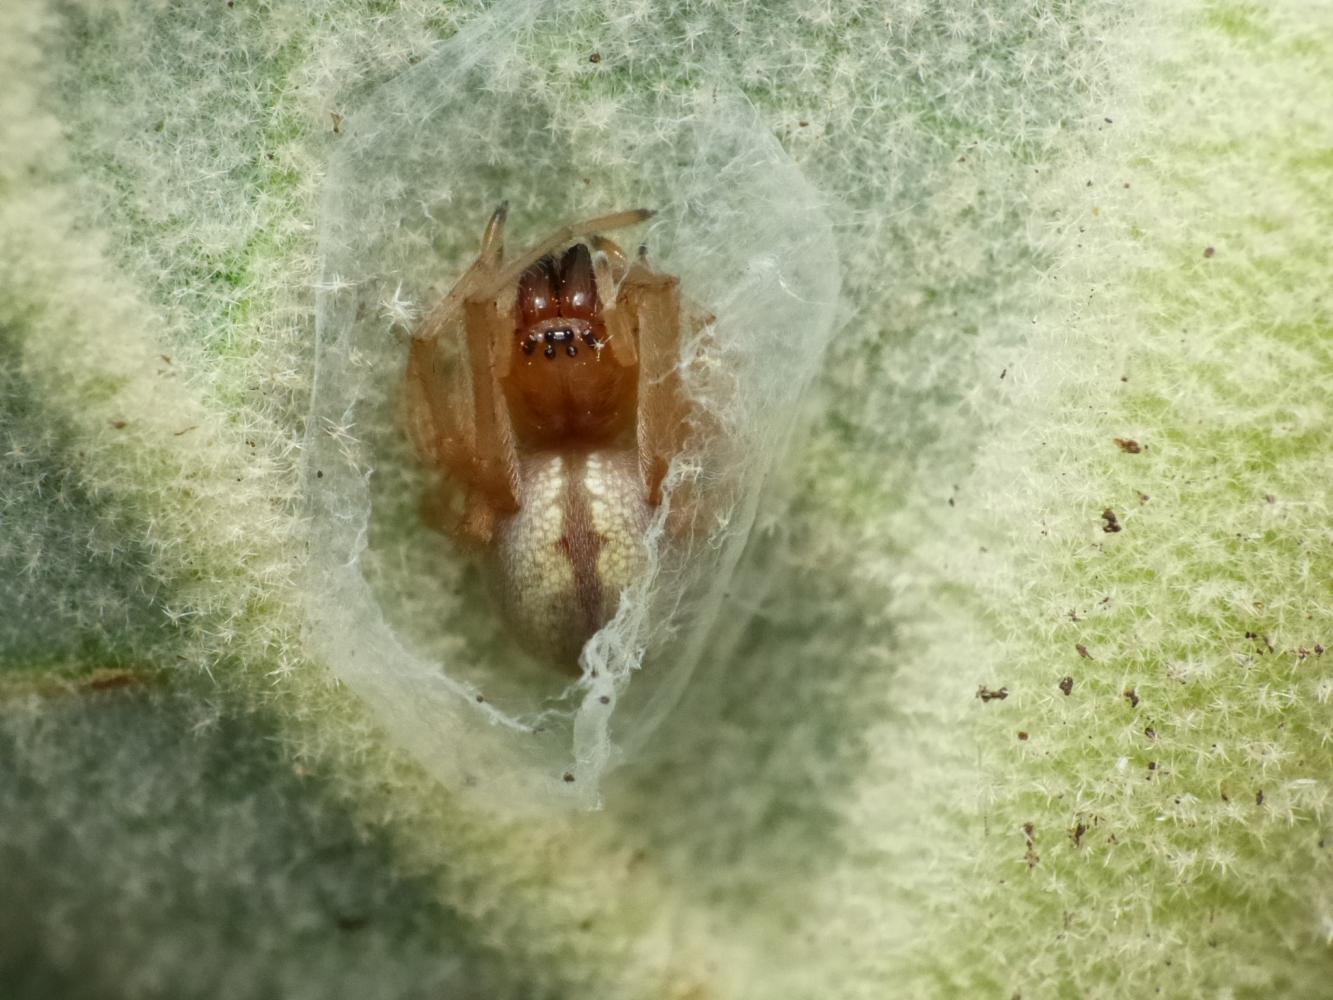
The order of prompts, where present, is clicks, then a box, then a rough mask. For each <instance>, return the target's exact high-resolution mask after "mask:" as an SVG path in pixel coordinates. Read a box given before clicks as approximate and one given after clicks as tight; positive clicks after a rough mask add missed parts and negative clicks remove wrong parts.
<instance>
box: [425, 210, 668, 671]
mask: <svg viewBox="0 0 1333 1000" xmlns="http://www.w3.org/2000/svg"><path fill="white" fill-rule="evenodd" d="M652 214H653V213H652V212H650V211H648V210H645V209H633V210H630V211H625V212H617V213H614V214H611V215H604V216H599V217H597V218H593V219H587V220H584V221H581V222H576V223H573V224H570V225H566V226H562V227H560V228H559V229H557V230H556V231H555V232H553V233H551V234H550V235H549V236H547V237H546V238H545V239H543V240H541V241H539V242H538V243H537V244H536V245H535V246H533V247H531V248H530V249H528V250H526V251H524V252H523V253H521V254H518V255H517V256H516V257H513V258H511V259H509V260H506V259H505V254H504V226H505V217H506V206H505V205H501V206H500V207H499V208H497V209H496V210H495V213H494V214H493V215H492V216H491V218H490V221H489V222H488V223H487V225H486V229H485V231H484V233H483V235H482V240H481V252H480V253H479V254H478V256H477V258H476V260H475V261H473V263H472V264H471V265H470V266H469V267H468V268H467V270H466V271H464V273H463V275H462V277H461V278H459V280H458V282H457V284H455V285H454V287H453V288H452V290H450V291H449V293H448V294H447V295H445V296H444V297H443V298H442V299H440V301H439V302H438V303H437V304H436V305H435V306H434V308H433V309H432V310H431V311H430V312H429V313H428V314H427V315H426V316H425V318H424V319H423V320H422V322H421V324H420V325H419V326H418V328H417V329H416V330H415V331H414V333H413V335H412V340H411V348H410V353H409V356H408V362H407V371H406V375H405V381H406V394H407V424H408V432H409V436H410V438H411V440H412V442H413V444H414V446H415V448H416V451H417V453H418V454H419V456H420V458H421V459H422V461H423V462H425V463H426V464H427V465H429V466H431V467H432V468H434V469H436V470H438V471H439V472H440V473H441V474H442V478H443V480H444V484H443V489H444V490H445V491H448V490H450V489H452V490H454V491H456V493H457V494H461V497H462V507H461V516H460V515H458V514H457V510H456V508H455V511H454V512H453V516H452V517H451V516H450V514H449V513H446V511H447V503H446V501H445V497H446V496H447V492H441V493H439V494H434V495H432V496H428V497H427V499H426V501H425V503H424V505H423V506H424V507H425V509H426V510H427V517H428V519H429V520H431V521H432V522H434V526H435V527H437V528H439V529H440V530H443V531H445V532H446V533H448V534H451V535H453V536H454V537H455V538H457V539H459V540H460V541H462V542H463V543H465V544H466V545H468V546H470V547H472V548H474V549H479V550H481V551H482V552H483V553H484V554H485V556H486V558H487V561H488V562H489V563H490V565H491V568H492V569H493V571H494V573H493V575H494V579H495V581H496V583H497V584H498V588H497V589H498V591H499V596H500V599H501V604H502V606H503V608H504V610H505V612H506V618H507V620H508V621H509V622H510V623H511V624H512V625H513V626H514V629H515V631H516V633H517V634H518V637H519V638H520V640H522V641H523V642H524V643H525V644H526V645H528V646H529V647H531V648H533V649H534V651H537V652H539V653H543V654H545V655H546V656H547V657H548V658H551V659H553V660H554V661H555V662H557V663H558V664H559V665H560V666H562V667H563V668H564V669H566V670H570V671H575V670H577V660H578V654H579V652H580V650H581V649H582V647H583V645H584V643H585V642H586V641H587V639H588V638H589V637H590V636H591V635H592V634H593V633H594V632H596V631H597V630H598V629H600V628H601V627H602V626H603V625H604V624H606V622H607V621H608V620H610V618H611V616H612V615H614V614H615V611H616V607H617V605H618V603H619V597H620V593H621V591H622V590H623V589H624V587H625V586H626V585H627V584H629V583H630V582H631V581H632V580H633V579H634V578H635V576H636V575H637V574H638V573H639V571H640V570H641V569H642V568H643V566H644V562H645V559H646V556H647V548H646V545H645V542H644V536H645V532H646V531H647V529H648V525H649V522H650V519H651V518H652V515H653V511H654V509H655V508H656V507H658V505H659V504H660V503H661V502H662V482H663V479H664V478H665V476H666V473H667V469H668V467H669V465H670V463H671V460H672V458H673V457H674V455H675V454H676V453H677V452H678V451H679V450H680V448H681V447H682V446H683V443H684V439H685V435H686V433H687V430H688V426H689V423H690V405H689V403H688V401H687V399H686V396H685V393H684V388H683V385H682V382H681V377H680V372H679V369H678V364H679V361H680V323H681V304H680V295H679V280H678V279H677V278H676V277H674V276H672V275H668V274H662V273H659V272H657V271H655V270H653V269H652V268H651V267H650V266H649V265H648V262H647V253H646V250H645V249H644V248H640V251H639V253H638V255H637V257H636V258H635V259H630V258H629V257H627V256H626V254H625V253H624V252H623V251H622V250H621V249H620V247H618V246H617V245H616V244H615V243H613V242H611V241H610V240H608V239H606V238H605V237H604V236H603V235H601V234H603V233H606V232H609V231H612V230H616V229H621V228H624V227H627V226H631V225H634V224H636V223H639V222H642V221H644V220H646V219H648V218H649V217H650V216H651V215H652ZM460 333H461V336H462V338H463V340H464V344H465V353H466V359H467V360H466V364H465V365H464V366H462V367H464V368H465V369H466V371H467V373H468V374H469V375H470V380H469V379H464V378H459V377H458V373H457V372H456V371H451V370H450V366H449V365H448V363H447V362H446V360H445V357H444V355H443V354H442V352H441V350H440V347H441V344H442V343H444V342H445V338H447V337H457V336H459V335H460ZM469 381H470V384H468V382H469Z"/></svg>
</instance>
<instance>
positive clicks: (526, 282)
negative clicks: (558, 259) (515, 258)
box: [518, 257, 560, 326]
mask: <svg viewBox="0 0 1333 1000" xmlns="http://www.w3.org/2000/svg"><path fill="white" fill-rule="evenodd" d="M559 284H560V279H559V277H558V276H557V274H556V270H555V261H553V260H552V259H551V258H550V257H543V258H542V259H541V260H539V261H537V263H535V264H533V265H532V266H531V267H530V268H528V269H527V270H526V271H524V272H523V277H521V278H519V280H518V311H519V315H520V316H521V318H522V320H523V325H524V326H530V325H531V324H533V323H536V322H538V321H539V320H543V319H550V318H551V317H552V316H556V315H558V314H559V312H560V308H559V305H558V303H557V302H556V290H557V289H558V288H559Z"/></svg>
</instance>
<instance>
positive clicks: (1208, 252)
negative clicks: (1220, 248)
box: [1203, 247, 1217, 257]
mask: <svg viewBox="0 0 1333 1000" xmlns="http://www.w3.org/2000/svg"><path fill="white" fill-rule="evenodd" d="M1215 253H1217V248H1216V247H1204V248H1203V255H1204V256H1205V257H1211V256H1213V254H1215Z"/></svg>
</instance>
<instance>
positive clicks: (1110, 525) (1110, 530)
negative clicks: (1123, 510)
mask: <svg viewBox="0 0 1333 1000" xmlns="http://www.w3.org/2000/svg"><path fill="white" fill-rule="evenodd" d="M1102 520H1103V521H1105V522H1106V523H1105V524H1103V525H1102V531H1104V532H1106V533H1107V534H1108V535H1113V534H1115V533H1116V532H1117V531H1119V530H1120V528H1121V524H1120V521H1119V520H1117V518H1116V516H1115V511H1113V510H1112V509H1111V508H1110V507H1107V508H1106V509H1105V510H1104V511H1102Z"/></svg>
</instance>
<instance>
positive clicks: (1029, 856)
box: [1023, 823, 1041, 871]
mask: <svg viewBox="0 0 1333 1000" xmlns="http://www.w3.org/2000/svg"><path fill="white" fill-rule="evenodd" d="M1035 831H1036V827H1035V826H1034V825H1033V824H1032V823H1024V824H1023V838H1024V840H1026V841H1027V850H1026V851H1024V852H1023V860H1024V861H1026V862H1027V866H1028V870H1029V871H1031V870H1032V869H1033V868H1036V867H1037V862H1038V861H1040V860H1041V855H1040V854H1038V853H1037V852H1036V849H1035V848H1034V846H1033V845H1034V843H1035V841H1036V833H1035Z"/></svg>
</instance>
